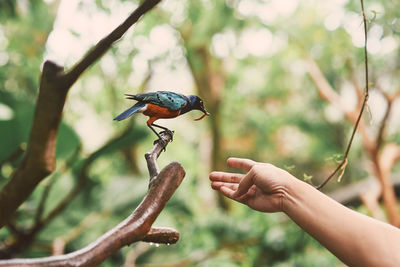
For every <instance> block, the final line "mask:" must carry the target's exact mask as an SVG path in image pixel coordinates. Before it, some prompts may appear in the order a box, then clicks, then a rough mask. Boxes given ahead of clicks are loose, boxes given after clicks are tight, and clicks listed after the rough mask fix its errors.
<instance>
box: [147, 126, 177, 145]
mask: <svg viewBox="0 0 400 267" xmlns="http://www.w3.org/2000/svg"><path fill="white" fill-rule="evenodd" d="M151 125H153V126H155V127H157V128H160V129H163V130H164V131H166V132H167V133H168V134H169V135H170V136H171V142H172V141H173V140H174V131H171V130H170V129H168V128H167V127H164V126H161V125H157V124H154V123H152V124H151ZM153 131H154V130H153Z"/></svg>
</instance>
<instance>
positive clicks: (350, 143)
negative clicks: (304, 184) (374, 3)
mask: <svg viewBox="0 0 400 267" xmlns="http://www.w3.org/2000/svg"><path fill="white" fill-rule="evenodd" d="M361 11H362V16H363V24H364V58H365V62H364V64H365V94H364V100H363V101H362V105H361V109H360V112H359V114H358V116H357V119H356V121H355V124H354V128H353V131H352V133H351V136H350V140H349V142H348V144H347V147H346V150H345V152H344V156H343V160H342V162H341V163H340V164H339V165H338V166H337V168H336V169H335V170H334V171H333V173H332V174H331V175H329V176H328V177H327V178H326V179H325V181H323V182H322V183H321V184H320V185H319V186H317V187H316V188H317V189H319V190H320V189H322V187H324V186H325V185H326V184H327V183H328V182H329V181H330V180H331V179H332V178H333V177H334V176H335V175H336V173H338V171H339V170H341V171H342V174H343V172H344V169H345V168H346V164H347V158H348V155H349V152H350V148H351V145H352V144H353V139H354V136H355V134H356V132H357V128H358V125H359V124H360V121H361V118H362V115H363V112H364V109H365V106H366V104H367V101H368V97H369V78H368V52H367V50H368V49H367V43H368V30H367V28H368V26H367V20H366V18H365V11H364V0H361ZM342 174H341V175H342Z"/></svg>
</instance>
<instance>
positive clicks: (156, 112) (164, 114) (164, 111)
mask: <svg viewBox="0 0 400 267" xmlns="http://www.w3.org/2000/svg"><path fill="white" fill-rule="evenodd" d="M179 113H181V111H180V110H169V109H168V108H163V107H160V106H157V105H154V104H147V106H146V110H145V111H143V114H144V115H146V116H149V117H152V118H155V119H167V118H175V117H178V116H179Z"/></svg>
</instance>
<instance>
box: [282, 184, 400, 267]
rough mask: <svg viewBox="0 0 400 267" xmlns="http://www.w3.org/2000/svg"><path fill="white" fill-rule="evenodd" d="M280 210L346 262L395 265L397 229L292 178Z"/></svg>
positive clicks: (399, 243) (398, 260)
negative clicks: (292, 180)
mask: <svg viewBox="0 0 400 267" xmlns="http://www.w3.org/2000/svg"><path fill="white" fill-rule="evenodd" d="M287 191H288V192H287V196H286V198H285V201H284V206H283V209H284V212H285V213H286V214H287V215H288V216H289V217H290V218H291V219H292V220H293V221H295V222H296V223H297V224H298V225H299V226H300V227H301V228H303V229H304V230H305V231H306V232H307V233H309V234H310V235H311V236H313V237H314V238H315V239H317V240H318V241H319V242H320V243H321V244H322V245H323V246H325V247H326V248H327V249H329V250H330V251H331V252H332V253H333V254H334V255H336V256H337V257H338V258H339V259H341V260H342V261H343V262H344V263H346V264H348V265H350V266H399V264H400V229H398V228H395V227H393V226H391V225H389V224H386V223H383V222H380V221H378V220H375V219H372V218H370V217H368V216H365V215H362V214H360V213H357V212H355V211H353V210H351V209H348V208H346V207H345V206H343V205H341V204H339V203H338V202H336V201H334V200H332V199H331V198H329V197H328V196H326V195H324V194H323V193H321V192H319V191H318V190H316V189H315V188H313V187H312V186H310V185H308V184H306V183H304V182H301V181H299V180H296V181H295V182H293V183H291V185H290V186H289V187H288V189H287Z"/></svg>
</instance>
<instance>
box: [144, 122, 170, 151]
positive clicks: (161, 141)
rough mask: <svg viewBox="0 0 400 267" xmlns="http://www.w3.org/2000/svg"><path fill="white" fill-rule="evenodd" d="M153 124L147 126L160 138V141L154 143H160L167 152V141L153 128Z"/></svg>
mask: <svg viewBox="0 0 400 267" xmlns="http://www.w3.org/2000/svg"><path fill="white" fill-rule="evenodd" d="M151 125H152V124H147V126H148V127H149V128H150V129H151V130H152V131H153V132H154V133H155V134H156V135H157V136H158V139H157V140H156V141H154V144H156V143H157V142H160V143H161V144H162V146H163V150H164V151H166V148H165V147H166V146H167V141H165V140H164V139H163V138H162V137H161V135H160V134H159V133H158V132H157V131H156V130H155V129H154V128H153V127H152V126H151ZM171 140H172V135H171Z"/></svg>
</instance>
